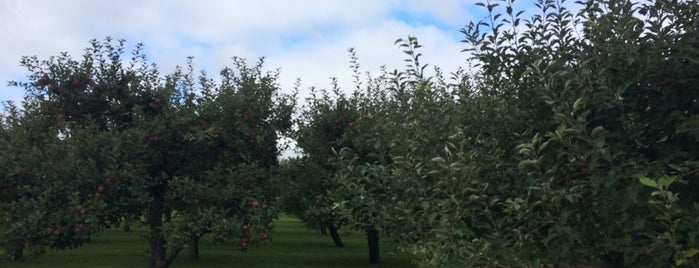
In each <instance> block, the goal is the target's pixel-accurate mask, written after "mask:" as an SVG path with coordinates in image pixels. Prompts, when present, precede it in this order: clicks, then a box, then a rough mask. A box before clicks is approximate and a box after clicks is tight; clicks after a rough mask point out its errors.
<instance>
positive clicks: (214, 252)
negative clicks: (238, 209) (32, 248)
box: [0, 216, 412, 268]
mask: <svg viewBox="0 0 699 268" xmlns="http://www.w3.org/2000/svg"><path fill="white" fill-rule="evenodd" d="M274 228H275V232H274V236H273V242H272V243H271V244H267V245H260V246H257V247H253V248H251V249H250V250H248V251H247V252H245V251H240V250H238V246H237V244H236V241H230V242H227V243H225V244H215V243H213V242H211V240H209V239H204V240H202V244H201V246H200V252H201V256H200V257H201V258H200V260H199V261H198V262H194V263H193V262H190V261H189V260H188V259H187V252H186V251H183V252H182V253H180V255H179V256H178V257H177V259H176V260H175V262H174V263H173V265H172V266H171V267H212V268H216V267H242V268H256V267H279V268H302V267H357V268H358V267H380V268H393V267H396V268H397V267H410V266H412V265H411V264H410V259H409V257H408V256H407V255H404V254H396V253H394V251H393V246H391V245H389V244H387V243H382V245H381V246H382V252H381V254H382V256H381V262H382V263H381V264H380V265H370V264H369V263H368V256H367V254H368V253H367V245H366V236H365V235H364V234H363V233H360V232H353V233H350V232H341V233H342V238H343V240H344V242H345V248H336V247H334V244H333V242H332V239H331V238H330V237H329V236H321V235H319V234H318V233H317V232H314V231H312V230H308V229H306V228H304V227H303V225H302V223H301V222H300V221H299V220H298V219H295V218H291V217H286V216H283V217H281V218H280V219H279V220H277V221H276V222H275V227H274ZM144 232H145V230H143V229H139V228H136V229H135V230H134V231H132V232H124V231H121V230H111V231H109V232H106V233H104V234H102V235H100V236H99V237H95V238H94V239H93V240H92V241H91V242H90V243H88V244H85V245H84V246H82V247H80V248H77V249H73V250H66V251H51V252H47V253H46V254H44V255H42V256H40V257H39V258H36V259H31V260H24V261H20V262H7V261H0V267H8V268H14V267H16V268H27V267H36V268H40V267H47V268H48V267H52V268H53V267H56V268H61V267H66V268H68V267H71V268H72V267H147V264H148V259H147V255H146V249H147V246H146V244H145V241H144V240H143V239H142V238H141V235H143V234H144Z"/></svg>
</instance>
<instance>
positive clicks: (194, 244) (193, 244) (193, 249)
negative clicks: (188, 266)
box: [187, 233, 201, 262]
mask: <svg viewBox="0 0 699 268" xmlns="http://www.w3.org/2000/svg"><path fill="white" fill-rule="evenodd" d="M200 238H201V236H199V235H197V234H195V233H192V234H190V235H189V242H187V243H189V260H190V261H192V262H196V261H198V260H199V239H200Z"/></svg>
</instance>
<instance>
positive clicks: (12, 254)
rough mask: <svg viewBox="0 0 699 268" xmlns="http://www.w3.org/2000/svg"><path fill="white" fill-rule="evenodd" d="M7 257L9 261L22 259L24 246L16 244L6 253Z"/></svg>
mask: <svg viewBox="0 0 699 268" xmlns="http://www.w3.org/2000/svg"><path fill="white" fill-rule="evenodd" d="M7 255H8V257H9V258H10V261H18V260H21V259H22V258H23V257H24V245H22V244H16V245H14V246H12V248H10V249H9V252H7Z"/></svg>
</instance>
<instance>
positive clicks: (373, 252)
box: [367, 228, 379, 264]
mask: <svg viewBox="0 0 699 268" xmlns="http://www.w3.org/2000/svg"><path fill="white" fill-rule="evenodd" d="M367 242H368V243H369V263H371V264H378V263H379V231H377V230H376V229H374V228H369V229H368V230H367Z"/></svg>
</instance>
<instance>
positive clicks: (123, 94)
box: [0, 38, 295, 267]
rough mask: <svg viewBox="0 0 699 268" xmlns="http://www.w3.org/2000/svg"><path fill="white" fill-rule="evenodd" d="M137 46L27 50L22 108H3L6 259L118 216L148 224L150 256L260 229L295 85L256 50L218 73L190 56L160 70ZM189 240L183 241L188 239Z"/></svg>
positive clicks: (160, 260) (1, 222) (68, 239)
mask: <svg viewBox="0 0 699 268" xmlns="http://www.w3.org/2000/svg"><path fill="white" fill-rule="evenodd" d="M141 52H142V47H141V46H140V45H139V46H137V47H136V48H135V49H134V51H133V54H132V58H131V60H130V61H128V60H125V59H123V57H124V42H123V41H115V40H112V39H110V38H107V39H105V40H104V41H103V42H98V41H93V42H92V43H91V46H90V47H89V48H88V49H86V51H85V54H84V55H83V57H82V60H80V61H78V60H74V59H72V58H71V57H70V56H69V55H67V54H62V55H60V56H58V57H52V58H50V59H48V60H43V61H40V60H38V59H37V58H36V57H25V58H23V59H22V65H23V66H24V67H25V68H26V69H27V70H28V71H29V72H30V73H31V74H30V76H29V80H30V81H32V82H27V83H14V84H15V85H16V86H20V87H23V88H25V89H26V92H27V95H26V98H25V100H24V102H23V108H22V109H20V108H18V107H16V106H15V105H14V104H12V103H9V104H7V107H6V113H5V114H4V117H3V118H2V128H1V129H2V140H1V141H0V146H2V150H3V152H4V153H3V155H2V159H0V168H1V169H2V174H3V177H2V180H1V181H0V184H1V185H0V189H2V190H1V191H2V194H0V198H1V199H2V200H1V201H2V202H0V203H1V205H0V206H1V207H0V211H1V212H0V226H3V228H2V239H0V243H1V245H2V247H3V248H4V249H5V252H6V254H7V255H8V257H9V258H10V259H19V258H22V257H23V256H24V255H25V254H27V253H28V254H30V255H36V254H40V253H42V252H44V251H45V250H46V249H48V248H52V249H65V248H72V247H76V246H78V245H80V244H81V243H84V242H85V241H88V240H89V239H90V236H91V235H92V234H96V233H98V232H99V231H101V230H104V229H106V228H109V227H110V226H114V225H118V224H130V223H132V222H143V223H144V224H145V225H146V226H147V227H148V228H149V233H148V235H147V239H148V241H149V244H150V248H149V252H150V266H151V267H167V266H168V265H169V264H170V263H171V262H172V260H174V258H175V257H176V256H177V255H178V253H179V252H180V251H181V250H182V249H184V248H188V249H189V256H190V258H191V259H194V260H196V259H198V254H199V253H198V243H199V239H200V238H201V237H202V236H203V235H205V234H209V233H211V234H212V235H213V237H214V238H215V239H217V240H219V241H223V240H226V239H234V238H237V239H239V240H240V247H241V248H243V249H245V248H247V247H248V246H249V245H250V244H251V243H252V242H253V241H261V240H267V239H268V238H269V233H270V227H271V226H270V224H271V221H272V217H273V216H274V213H273V212H272V211H270V210H269V209H268V208H267V204H266V202H268V201H273V200H274V199H275V197H274V196H273V193H274V192H275V191H274V189H273V188H271V187H270V183H269V181H270V180H271V179H272V178H271V175H270V174H271V170H272V169H273V166H275V165H276V164H277V155H278V153H279V146H277V140H278V138H279V135H280V134H284V133H285V131H287V130H289V129H290V127H291V113H292V112H293V107H294V105H295V104H294V98H293V96H288V95H283V94H280V93H279V89H278V85H277V84H276V74H275V73H266V72H264V71H263V66H262V63H263V62H262V61H260V62H259V63H257V64H256V65H253V66H249V65H248V64H247V63H246V62H245V61H244V60H242V59H238V58H234V59H233V68H225V69H223V70H222V71H221V73H220V77H218V78H216V79H213V78H209V77H208V76H207V75H206V73H204V72H202V73H201V74H195V73H194V69H193V67H192V64H191V61H189V62H188V66H187V67H186V69H182V68H178V69H177V71H175V72H174V73H172V74H169V75H166V76H164V78H163V77H162V76H161V75H160V74H159V73H158V71H157V69H156V67H155V66H154V65H152V64H150V63H148V61H147V60H146V58H145V56H144V55H143V54H142V53H141ZM185 245H188V247H185Z"/></svg>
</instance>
